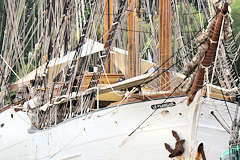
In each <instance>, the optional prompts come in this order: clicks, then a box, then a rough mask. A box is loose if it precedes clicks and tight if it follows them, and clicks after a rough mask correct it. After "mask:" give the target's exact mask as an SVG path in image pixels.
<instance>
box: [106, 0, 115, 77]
mask: <svg viewBox="0 0 240 160" xmlns="http://www.w3.org/2000/svg"><path fill="white" fill-rule="evenodd" d="M104 7H105V8H104V46H105V45H106V43H107V39H108V36H109V31H110V30H111V28H112V23H113V1H112V0H105V4H104ZM111 59H112V55H111V54H110V55H109V57H108V58H107V59H106V62H105V71H106V72H107V73H112V72H113V65H112V64H111V63H113V61H111Z"/></svg>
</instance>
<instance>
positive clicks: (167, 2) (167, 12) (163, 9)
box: [159, 0, 171, 90]
mask: <svg viewBox="0 0 240 160" xmlns="http://www.w3.org/2000/svg"><path fill="white" fill-rule="evenodd" d="M170 56H171V0H159V65H160V66H161V67H160V72H163V71H164V70H166V69H168V68H169V67H170ZM163 64H164V65H163ZM170 81H171V79H170V73H169V72H166V73H163V74H161V76H160V88H159V89H161V90H170V89H171V86H170Z"/></svg>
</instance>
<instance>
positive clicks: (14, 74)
mask: <svg viewBox="0 0 240 160" xmlns="http://www.w3.org/2000/svg"><path fill="white" fill-rule="evenodd" d="M0 56H1V58H2V60H3V61H4V63H5V64H6V65H7V66H8V68H9V69H10V70H11V71H12V72H13V74H14V75H15V76H16V77H17V78H18V80H19V79H21V78H20V77H19V76H18V75H17V73H16V72H14V70H13V69H12V67H11V66H10V65H9V64H8V63H7V62H6V61H5V59H4V58H3V57H2V55H0Z"/></svg>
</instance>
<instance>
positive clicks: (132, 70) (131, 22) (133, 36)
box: [127, 0, 139, 78]
mask: <svg viewBox="0 0 240 160" xmlns="http://www.w3.org/2000/svg"><path fill="white" fill-rule="evenodd" d="M128 8H129V13H128V45H129V46H128V72H127V74H128V75H127V77H128V78H132V77H135V76H136V75H137V68H139V63H137V62H138V61H139V56H137V54H139V52H138V45H137V44H138V43H139V33H136V32H135V31H136V29H138V23H139V18H138V11H139V10H138V8H139V0H128Z"/></svg>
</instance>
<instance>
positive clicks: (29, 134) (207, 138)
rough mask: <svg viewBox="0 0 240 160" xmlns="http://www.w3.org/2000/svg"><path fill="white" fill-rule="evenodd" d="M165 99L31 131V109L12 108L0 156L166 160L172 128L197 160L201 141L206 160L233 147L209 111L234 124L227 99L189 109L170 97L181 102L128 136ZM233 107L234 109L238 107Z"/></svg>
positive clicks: (3, 117) (1, 117) (0, 118)
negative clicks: (26, 110)
mask: <svg viewBox="0 0 240 160" xmlns="http://www.w3.org/2000/svg"><path fill="white" fill-rule="evenodd" d="M196 99H197V98H196ZM163 101H164V99H162V100H154V101H147V102H140V103H133V104H127V105H122V106H118V107H112V108H105V109H103V110H101V111H97V112H93V113H89V114H88V115H87V116H81V117H77V118H74V119H72V120H68V121H66V122H63V123H61V124H59V125H57V126H55V127H52V128H51V129H46V130H42V131H39V130H34V129H31V125H30V121H29V119H28V117H27V115H26V113H23V112H17V113H15V112H14V111H13V110H12V109H10V110H8V111H5V112H3V113H1V114H0V124H1V123H4V126H3V127H2V128H0V142H1V143H0V159H1V160H5V159H11V160H14V159H16V160H21V159H22V160H32V159H37V160H45V159H54V160H59V159H61V160H70V159H71V160H73V159H74V160H75V159H79V160H135V159H136V160H148V159H149V160H165V159H169V158H168V155H169V152H168V151H167V150H166V149H165V147H164V143H168V144H170V145H171V146H172V147H174V145H175V139H174V138H173V136H172V134H171V131H172V130H175V131H177V133H178V134H179V136H180V137H181V138H182V139H185V140H186V141H185V144H184V148H185V152H184V157H185V159H187V160H189V159H194V157H195V154H196V150H197V145H198V144H199V143H200V142H203V144H204V151H205V153H206V157H207V159H209V160H215V159H219V156H220V154H221V153H222V152H224V151H225V150H226V149H227V147H228V139H229V135H228V134H227V132H226V131H225V130H223V129H222V127H221V126H220V124H218V122H217V121H216V120H215V119H214V117H213V116H211V115H210V111H212V110H215V109H217V110H219V111H221V115H222V116H223V117H224V119H225V120H226V121H227V122H229V121H230V119H229V116H228V113H227V110H226V107H225V104H224V101H219V100H213V99H205V98H201V99H200V101H199V103H200V105H197V104H196V102H194V104H193V105H192V106H189V107H188V106H186V97H179V98H172V99H169V100H168V101H169V102H172V101H175V102H176V104H177V105H176V106H175V107H172V108H165V109H159V110H157V111H156V112H155V114H154V115H153V116H152V117H150V118H149V119H148V120H147V121H146V123H144V124H143V125H142V126H141V127H140V129H138V130H137V131H136V132H135V133H134V134H133V135H132V136H128V135H129V134H130V133H131V132H132V131H133V130H134V129H135V128H136V127H137V126H138V125H139V124H140V123H141V122H142V121H144V120H145V119H146V118H147V117H148V116H149V115H150V114H151V113H152V112H153V110H152V109H151V105H152V104H160V103H161V102H163ZM195 101H197V100H195ZM228 105H229V107H230V108H231V110H233V108H234V107H235V105H234V104H230V103H228ZM11 114H13V118H11ZM198 117H199V118H198ZM229 124H230V122H229Z"/></svg>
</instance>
